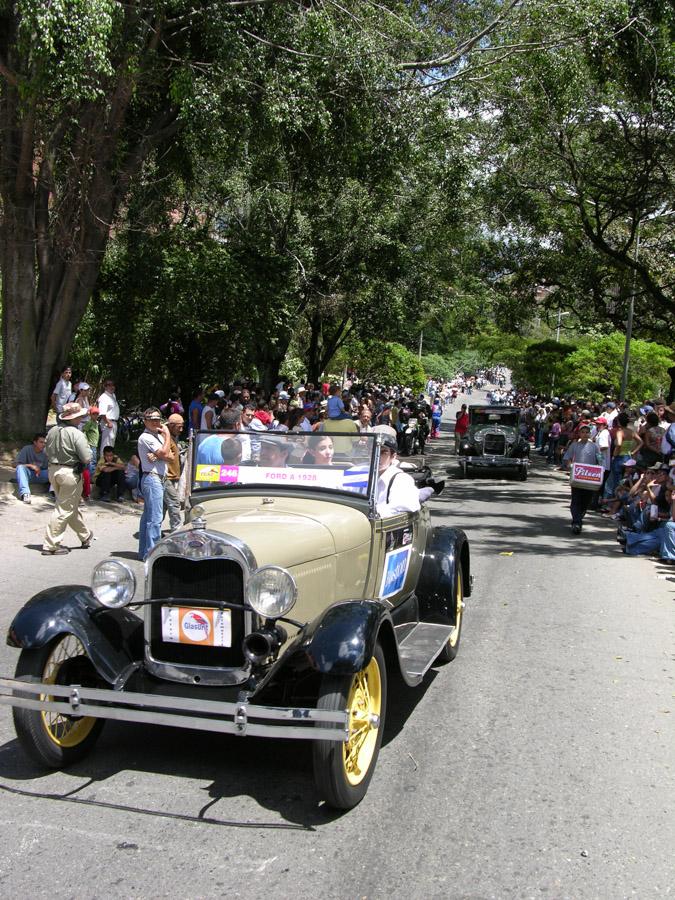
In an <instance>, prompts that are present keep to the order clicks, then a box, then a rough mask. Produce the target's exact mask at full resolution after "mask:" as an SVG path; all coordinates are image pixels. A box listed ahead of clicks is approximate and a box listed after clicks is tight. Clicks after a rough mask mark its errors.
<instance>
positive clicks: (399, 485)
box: [375, 465, 420, 518]
mask: <svg viewBox="0 0 675 900" xmlns="http://www.w3.org/2000/svg"><path fill="white" fill-rule="evenodd" d="M390 485H391V489H390ZM387 494H388V495H389V499H388V500H387ZM375 508H376V510H377V514H378V516H382V518H385V517H386V516H395V515H396V514H397V513H402V512H417V510H418V509H419V508H420V496H419V491H418V489H417V485H416V484H415V482H414V481H413V479H412V478H411V477H410V475H408V474H407V472H403V471H402V470H401V469H399V467H398V466H397V465H391V466H388V467H387V468H386V469H385V470H384V472H383V473H382V474H381V475H380V477H379V478H378V479H377V499H376V503H375Z"/></svg>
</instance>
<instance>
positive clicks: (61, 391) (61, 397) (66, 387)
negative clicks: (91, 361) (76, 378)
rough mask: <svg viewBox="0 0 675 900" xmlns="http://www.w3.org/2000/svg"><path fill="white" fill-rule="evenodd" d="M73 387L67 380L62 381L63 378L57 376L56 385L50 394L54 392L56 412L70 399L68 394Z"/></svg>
mask: <svg viewBox="0 0 675 900" xmlns="http://www.w3.org/2000/svg"><path fill="white" fill-rule="evenodd" d="M72 392H73V389H72V386H71V384H70V382H69V381H64V380H63V378H59V380H58V381H57V382H56V387H55V388H54V390H53V391H52V394H56V412H57V413H60V412H61V410H62V409H63V407H64V404H66V403H67V402H68V401H69V400H70V395H71V394H72Z"/></svg>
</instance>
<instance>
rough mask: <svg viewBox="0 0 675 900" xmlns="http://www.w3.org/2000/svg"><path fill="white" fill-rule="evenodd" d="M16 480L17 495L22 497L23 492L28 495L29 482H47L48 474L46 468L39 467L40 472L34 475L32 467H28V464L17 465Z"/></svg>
mask: <svg viewBox="0 0 675 900" xmlns="http://www.w3.org/2000/svg"><path fill="white" fill-rule="evenodd" d="M16 480H17V481H18V483H19V497H23V496H24V494H28V496H30V485H31V483H32V482H36V484H48V482H49V475H48V473H47V470H46V469H40V474H39V475H36V474H35V472H34V471H33V470H32V469H29V468H28V466H17V467H16Z"/></svg>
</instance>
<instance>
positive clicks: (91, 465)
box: [89, 444, 98, 481]
mask: <svg viewBox="0 0 675 900" xmlns="http://www.w3.org/2000/svg"><path fill="white" fill-rule="evenodd" d="M89 449H90V450H91V459H90V460H89V475H90V477H91V480H92V481H93V480H94V472H95V471H96V463H97V462H98V447H94V446H92V445H91V444H90V445H89Z"/></svg>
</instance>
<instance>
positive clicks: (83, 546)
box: [80, 531, 96, 550]
mask: <svg viewBox="0 0 675 900" xmlns="http://www.w3.org/2000/svg"><path fill="white" fill-rule="evenodd" d="M95 540H96V538H95V537H94V532H93V531H90V532H89V537H88V538H86V540H84V541H82V543H81V544H80V549H82V550H88V549H89V548H90V547H91V542H92V541H95Z"/></svg>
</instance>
